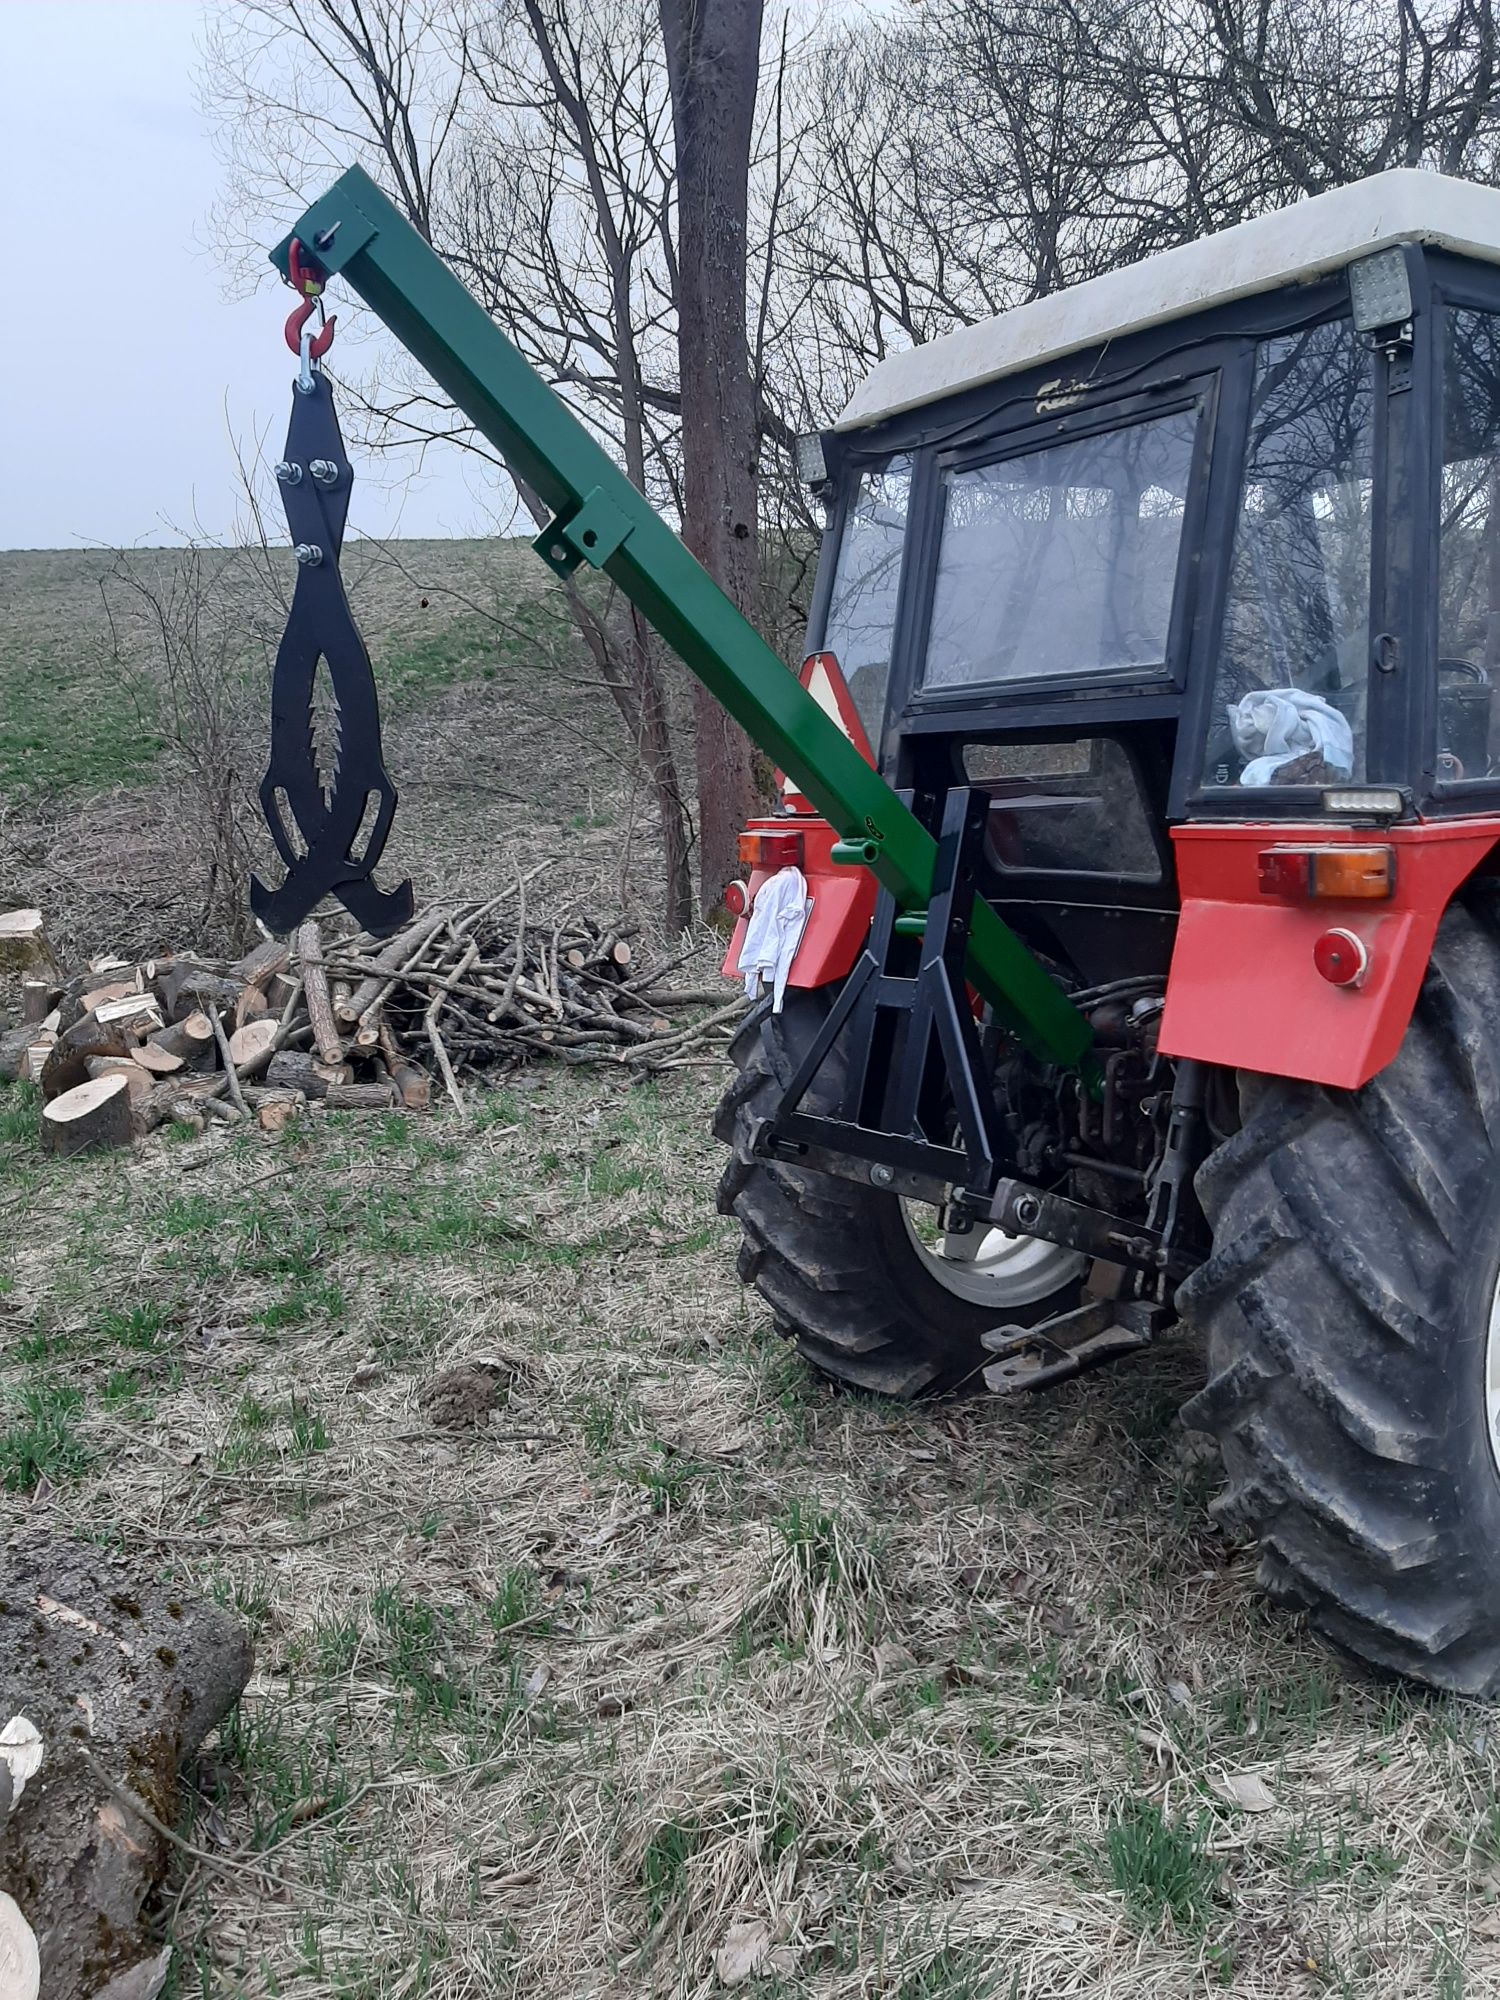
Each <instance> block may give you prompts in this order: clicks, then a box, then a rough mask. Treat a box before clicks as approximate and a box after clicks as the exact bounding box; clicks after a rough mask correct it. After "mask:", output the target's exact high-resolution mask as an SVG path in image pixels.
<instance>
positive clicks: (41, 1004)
mask: <svg viewBox="0 0 1500 2000" xmlns="http://www.w3.org/2000/svg"><path fill="white" fill-rule="evenodd" d="M61 998H62V988H61V987H60V986H54V985H53V983H52V981H51V980H50V979H23V980H22V981H21V1019H22V1021H23V1022H24V1023H25V1024H26V1026H27V1027H29V1028H35V1027H37V1026H39V1025H40V1024H41V1022H43V1021H45V1020H46V1018H47V1016H48V1015H49V1014H50V1013H51V1012H52V1010H53V1008H54V1007H55V1006H56V1005H57V1003H58V1001H59V1000H60V999H61Z"/></svg>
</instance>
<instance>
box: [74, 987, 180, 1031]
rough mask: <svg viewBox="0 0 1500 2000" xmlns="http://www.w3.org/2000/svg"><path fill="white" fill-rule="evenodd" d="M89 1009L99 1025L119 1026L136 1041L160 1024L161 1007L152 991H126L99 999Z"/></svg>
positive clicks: (105, 1026) (106, 1026) (107, 1026)
mask: <svg viewBox="0 0 1500 2000" xmlns="http://www.w3.org/2000/svg"><path fill="white" fill-rule="evenodd" d="M89 1011H91V1012H92V1013H93V1016H94V1019H95V1020H96V1021H97V1022H98V1023H99V1025H100V1026H101V1027H103V1028H114V1027H118V1028H121V1029H123V1030H124V1032H125V1033H126V1034H127V1035H129V1036H131V1037H132V1039H133V1040H135V1041H138V1042H143V1041H144V1040H145V1039H146V1037H147V1035H149V1034H151V1033H153V1032H154V1031H155V1030H156V1029H158V1028H160V1027H161V1025H162V1018H161V1008H160V1007H159V1006H158V1005H157V1004H156V995H155V994H154V993H130V992H127V993H124V994H122V995H121V996H120V997H119V998H118V999H115V1000H101V1001H100V1002H99V1003H98V1005H97V1006H95V1007H94V1008H92V1009H91V1010H89Z"/></svg>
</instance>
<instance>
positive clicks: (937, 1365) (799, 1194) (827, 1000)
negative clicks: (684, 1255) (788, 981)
mask: <svg viewBox="0 0 1500 2000" xmlns="http://www.w3.org/2000/svg"><path fill="white" fill-rule="evenodd" d="M835 990H836V989H829V988H826V987H825V988H819V989H818V990H816V991H813V992H798V991H792V992H789V993H788V994H787V996H786V1002H785V1007H784V1009H783V1011H782V1012H781V1013H780V1014H773V1013H772V1012H771V1009H770V1005H769V1002H766V1001H762V1002H761V1004H760V1005H759V1006H757V1007H755V1008H754V1009H753V1010H752V1011H751V1013H750V1014H748V1015H747V1016H746V1018H745V1021H744V1023H743V1025H742V1026H741V1028H740V1030H739V1032H738V1034H737V1035H736V1036H735V1038H734V1041H733V1043H732V1044H731V1046H730V1055H731V1057H732V1059H733V1061H734V1063H735V1065H736V1067H737V1068H738V1070H739V1075H738V1076H737V1077H736V1078H735V1080H734V1082H733V1083H732V1084H731V1085H730V1087H729V1089H728V1090H727V1091H726V1092H725V1094H724V1097H723V1100H722V1102H721V1103H720V1105H719V1108H718V1112H717V1114H716V1116H715V1119H714V1133H715V1136H716V1137H717V1138H719V1139H721V1140H722V1141H723V1142H724V1143H725V1145H727V1146H728V1147H730V1149H731V1157H730V1161H729V1164H728V1166H727V1167H726V1168H725V1169H724V1173H723V1176H722V1178H721V1179H720V1182H719V1192H718V1203H719V1208H720V1211H721V1212H722V1213H723V1214H726V1215H733V1216H735V1217H736V1218H737V1219H738V1221H739V1223H740V1226H741V1228H742V1229H743V1231H744V1242H743V1244H742V1246H741V1249H740V1257H739V1271H740V1276H741V1278H742V1279H743V1280H744V1281H745V1283H746V1284H749V1285H753V1286H754V1287H755V1289H756V1290H757V1291H758V1292H759V1294H760V1296H761V1297H762V1299H764V1300H765V1302H766V1304H767V1305H768V1306H769V1307H770V1309H771V1313H772V1317H773V1319H774V1322H775V1326H776V1330H777V1332H778V1333H780V1334H781V1335H782V1336H783V1338H785V1339H786V1340H788V1341H790V1342H791V1343H792V1344H793V1345H794V1346H795V1347H796V1349H797V1351H798V1353H799V1354H801V1355H802V1357H803V1358H804V1359H805V1360H806V1361H808V1362H809V1363H810V1364H811V1365H812V1366H813V1367H814V1368H815V1369H817V1370H818V1371H819V1372H820V1373H821V1374H823V1375H827V1376H830V1377H832V1378H833V1380H835V1381H837V1382H842V1383H846V1384H848V1385H849V1386H851V1387H854V1388H859V1389H867V1390H872V1391H875V1392H877V1393H879V1394H880V1395H884V1396H894V1397H899V1398H902V1399H907V1400H909V1399H913V1398H916V1397H918V1396H925V1395H935V1394H938V1393H940V1392H942V1391H944V1390H952V1389H958V1388H960V1387H963V1386H964V1385H965V1384H969V1385H972V1384H973V1383H974V1381H975V1379H976V1378H977V1375H978V1371H979V1370H980V1369H981V1368H982V1367H983V1366H984V1364H985V1362H986V1361H987V1360H988V1359H989V1358H990V1357H989V1355H988V1354H987V1353H986V1352H985V1350H984V1348H983V1347H981V1345H980V1335H981V1334H983V1333H984V1332H985V1331H986V1330H987V1329H989V1328H991V1327H994V1326H998V1325H1001V1324H1003V1323H1006V1322H1013V1323H1015V1324H1017V1325H1027V1326H1029V1325H1033V1324H1034V1323H1035V1322H1036V1321H1037V1320H1040V1319H1045V1318H1047V1317H1049V1316H1050V1315H1051V1314H1053V1313H1056V1312H1063V1311H1066V1310H1067V1309H1068V1308H1069V1307H1070V1306H1071V1305H1073V1304H1074V1303H1075V1302H1076V1300H1077V1297H1078V1295H1079V1292H1080V1290H1081V1286H1082V1278H1083V1271H1084V1262H1083V1259H1082V1258H1080V1257H1078V1256H1077V1255H1076V1254H1075V1253H1074V1252H1072V1251H1068V1250H1063V1249H1061V1248H1059V1247H1058V1246H1057V1245H1054V1244H1044V1243H1039V1242H1037V1241H1035V1240H1034V1239H1030V1238H1012V1237H1007V1236H1005V1235H1004V1233H1003V1232H1002V1231H999V1230H992V1231H988V1232H986V1233H985V1237H984V1239H983V1240H982V1241H981V1242H979V1243H970V1244H968V1245H967V1246H966V1247H967V1249H968V1250H969V1251H970V1252H973V1253H976V1254H971V1255H966V1256H964V1257H962V1258H957V1257H951V1256H949V1255H947V1254H945V1250H946V1248H948V1247H951V1246H948V1245H947V1244H946V1241H944V1242H938V1241H930V1240H926V1239H925V1238H924V1234H923V1231H922V1229H921V1228H920V1226H919V1225H918V1222H917V1219H916V1218H917V1215H918V1213H919V1211H917V1210H916V1209H915V1208H914V1207H912V1206H908V1204H906V1203H904V1202H903V1201H902V1200H901V1199H900V1198H899V1197H898V1196H896V1195H893V1194H886V1193H884V1192H882V1191H881V1190H879V1189H877V1188H874V1187H871V1186H869V1185H868V1183H865V1182H859V1181H848V1180H840V1179H835V1178H834V1177H833V1176H831V1175H828V1174H818V1173H810V1172H808V1171H807V1170H806V1169H805V1168H799V1167H796V1166H793V1165H791V1164H790V1163H788V1162H785V1161H782V1160H767V1159H761V1158H756V1157H755V1156H754V1155H753V1154H752V1152H751V1140H752V1135H753V1130H754V1125H755V1122H756V1121H757V1120H759V1119H763V1118H769V1117H770V1116H771V1115H772V1114H773V1112H774V1111H775V1110H776V1108H777V1106H778V1105H779V1103H780V1101H781V1096H782V1092H783V1090H784V1089H785V1087H786V1085H787V1083H788V1082H789V1081H790V1079H791V1076H792V1074H793V1072H794V1070H795V1069H796V1067H797V1064H798V1062H799V1061H800V1060H801V1058H802V1055H803V1054H804V1052H805V1051H806V1050H807V1048H808V1047H809V1046H810V1044H811V1042H812V1040H813V1038H814V1036H815V1035H816V1034H817V1032H818V1029H819V1028H820V1027H821V1026H822V1023H823V1020H824V1018H825V1016H826V1014H827V1012H828V1009H829V1007H830V1005H831V1004H832V1000H833V993H834V991H835ZM839 1080H840V1079H839V1074H838V1070H837V1066H836V1061H835V1060H834V1059H830V1061H829V1062H828V1063H827V1064H825V1066H824V1070H823V1072H822V1074H821V1076H820V1078H819V1079H818V1082H817V1083H816V1084H815V1085H814V1088H813V1090H812V1091H810V1092H809V1094H808V1097H807V1099H806V1100H805V1108H806V1109H807V1110H808V1111H811V1112H832V1111H834V1110H835V1108H836V1106H837V1103H838V1098H839ZM920 1213H921V1214H924V1215H926V1216H931V1215H932V1214H933V1211H931V1210H925V1211H920ZM927 1236H928V1237H931V1238H935V1237H936V1230H935V1228H934V1229H931V1230H929V1231H928V1232H927Z"/></svg>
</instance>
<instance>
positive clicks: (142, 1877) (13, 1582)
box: [0, 1531, 251, 2000]
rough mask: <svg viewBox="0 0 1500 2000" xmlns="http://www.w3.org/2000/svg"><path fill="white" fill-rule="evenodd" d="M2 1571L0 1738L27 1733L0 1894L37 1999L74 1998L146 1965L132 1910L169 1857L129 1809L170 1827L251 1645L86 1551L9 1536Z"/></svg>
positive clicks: (113, 1559) (3, 1831)
mask: <svg viewBox="0 0 1500 2000" xmlns="http://www.w3.org/2000/svg"><path fill="white" fill-rule="evenodd" d="M152 1567H154V1565H153V1566H152ZM0 1576H3V1577H4V1587H3V1596H0V1737H3V1736H4V1733H5V1729H4V1726H5V1725H6V1724H7V1723H8V1722H9V1721H11V1720H12V1719H14V1718H23V1719H24V1720H25V1721H26V1722H28V1723H30V1724H32V1725H34V1728H35V1732H36V1735H37V1736H39V1738H40V1763H38V1764H36V1765H35V1767H34V1768H33V1769H32V1770H31V1771H30V1774H29V1775H28V1776H27V1777H26V1778H25V1780H24V1782H23V1784H22V1786H21V1789H20V1791H19V1793H17V1792H16V1790H15V1787H14V1784H13V1783H12V1785H11V1786H10V1788H9V1789H10V1796H9V1800H8V1805H9V1810H8V1814H7V1812H6V1810H5V1808H4V1806H3V1805H0V1900H3V1898H4V1897H5V1896H9V1897H11V1898H13V1899H14V1902H15V1904H16V1906H17V1908H18V1909H19V1911H20V1913H21V1916H22V1917H23V1918H24V1920H25V1922H26V1923H27V1924H28V1925H29V1926H30V1929H31V1931H32V1933H33V1936H34V1938H35V1941H36V1946H37V1950H38V1954H39V1959H40V1972H41V1991H42V1993H44V1994H46V1995H49V1996H51V1995H56V1996H57V2000H83V1996H86V1995H95V1994H98V1993H100V1992H101V1990H102V1989H104V1988H105V1987H106V1986H107V1985H108V1982H109V1981H111V1980H112V1979H115V1978H118V1977H119V1976H120V1975H121V1974H122V1973H125V1972H127V1971H129V1970H131V1969H133V1968H135V1967H136V1966H138V1965H141V1964H142V1961H148V1962H149V1961H151V1960H152V1959H153V1958H154V1957H155V1956H156V1947H155V1945H154V1944H153V1943H151V1942H150V1941H149V1939H148V1937H147V1934H146V1931H145V1928H144V1926H143V1925H142V1922H141V1909H142V1905H143V1904H144V1903H145V1901H146V1899H147V1897H148V1896H149V1895H150V1893H151V1892H152V1890H153V1889H155V1888H156V1886H157V1885H158V1884H159V1883H160V1882H161V1880H162V1878H163V1877H164V1875H165V1874H166V1871H167V1867H168V1864H169V1862H170V1860H171V1858H172V1851H171V1849H170V1847H169V1845H168V1843H167V1842H166V1841H165V1840H163V1839H162V1837H161V1835H160V1834H159V1833H158V1832H157V1831H156V1830H155V1829H154V1828H153V1827H152V1826H151V1825H150V1824H149V1823H148V1822H147V1821H146V1820H144V1819H142V1818H141V1817H140V1815H139V1813H138V1812H137V1811H136V1810H135V1809H134V1808H133V1806H132V1804H131V1801H132V1800H133V1799H134V1800H139V1801H140V1803H141V1804H142V1805H143V1806H145V1807H146V1809H147V1810H148V1811H149V1812H151V1813H152V1814H153V1815H154V1816H155V1818H156V1819H158V1820H159V1821H161V1823H162V1824H163V1825H165V1826H174V1825H175V1824H176V1823H177V1818H178V1790H177V1787H178V1772H179V1770H180V1767H181V1765H182V1762H183V1759H184V1758H185V1757H187V1756H190V1755H191V1754H192V1753H193V1752H194V1751H196V1749H197V1748H198V1746H199V1745H200V1744H201V1743H202V1741H203V1739H204V1737H205V1736H206V1735H207V1734H208V1732H209V1731H210V1730H211V1729H213V1728H214V1727H216V1726H217V1724H218V1723H220V1722H221V1721H222V1720H223V1719H224V1717H225V1716H226V1715H227V1714H228V1712H229V1710H230V1709H231V1708H232V1707H233V1705H234V1703H235V1702H236V1701H237V1700H238V1699H239V1696H240V1693H241V1691H242V1690H243V1688H244V1685H245V1682H246V1681H247V1680H248V1678H249V1675H250V1665H251V1652H250V1641H249V1638H248V1636H247V1634H246V1633H245V1631H244V1630H243V1628H242V1627H241V1626H240V1625H239V1624H238V1623H237V1622H236V1621H235V1620H234V1619H233V1618H231V1617H230V1616H229V1614H228V1613H227V1612H225V1611H221V1610H220V1609H219V1608H218V1607H217V1606H216V1605H212V1604H205V1603H202V1602H199V1601H198V1600H196V1599H193V1598H188V1597H181V1596H179V1595H178V1594H177V1593H176V1592H175V1591H174V1590H172V1589H171V1588H170V1587H169V1586H167V1585H165V1584H161V1583H157V1582H155V1581H154V1580H153V1579H152V1577H151V1576H150V1574H149V1571H148V1570H147V1568H146V1566H145V1565H142V1566H141V1573H137V1571H136V1569H135V1568H133V1567H132V1565H131V1564H130V1562H129V1561H128V1560H127V1559H126V1558H125V1557H123V1556H111V1555H106V1554H105V1553H104V1552H103V1551H102V1550H100V1549H98V1548H95V1547H93V1546H90V1545H87V1544H83V1543H74V1542H68V1541H64V1540H63V1539H61V1538H60V1537H52V1536H46V1535H38V1534H36V1533H34V1532H31V1531H21V1532H19V1533H17V1534H16V1535H15V1536H13V1537H12V1539H11V1541H10V1543H9V1546H7V1547H6V1548H5V1549H4V1550H3V1551H0ZM16 1734H18V1735H23V1734H26V1732H24V1731H18V1732H16ZM34 1755H35V1749H33V1756H34ZM4 1790H5V1787H4V1786H0V1792H3V1791H4ZM143 1969H149V1967H147V1968H143ZM147 1990H151V1991H154V1990H155V1988H154V1987H150V1986H149V1984H148V1986H147Z"/></svg>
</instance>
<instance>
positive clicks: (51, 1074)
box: [41, 1014, 135, 1098]
mask: <svg viewBox="0 0 1500 2000" xmlns="http://www.w3.org/2000/svg"><path fill="white" fill-rule="evenodd" d="M134 1046H135V1037H134V1035H133V1034H132V1033H131V1031H130V1029H129V1028H128V1027H126V1026H122V1025H121V1024H120V1023H118V1022H108V1021H101V1020H100V1019H99V1017H98V1015H97V1014H85V1015H84V1017H83V1019H82V1020H81V1021H75V1022H74V1023H73V1025H72V1027H71V1028H69V1029H68V1031H67V1033H66V1034H65V1035H59V1036H58V1038H57V1040H56V1042H54V1044H53V1045H52V1047H51V1049H49V1050H48V1052H47V1060H46V1062H45V1063H44V1064H43V1066H42V1075H41V1084H42V1095H43V1097H46V1098H53V1097H60V1096H61V1095H62V1093H63V1092H64V1091H65V1090H73V1089H76V1087H77V1086H78V1085H79V1084H80V1083H87V1081H88V1074H89V1068H88V1064H89V1057H90V1056H128V1055H129V1054H130V1051H131V1049H132V1048H134Z"/></svg>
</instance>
